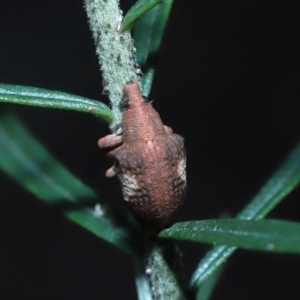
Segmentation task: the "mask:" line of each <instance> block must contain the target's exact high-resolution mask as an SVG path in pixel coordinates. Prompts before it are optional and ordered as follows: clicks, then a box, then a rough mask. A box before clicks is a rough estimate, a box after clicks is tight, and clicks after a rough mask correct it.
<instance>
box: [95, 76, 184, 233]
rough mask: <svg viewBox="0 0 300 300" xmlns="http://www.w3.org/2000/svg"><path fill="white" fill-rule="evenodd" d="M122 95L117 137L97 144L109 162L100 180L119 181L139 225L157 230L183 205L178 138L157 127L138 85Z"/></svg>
mask: <svg viewBox="0 0 300 300" xmlns="http://www.w3.org/2000/svg"><path fill="white" fill-rule="evenodd" d="M124 92H125V95H126V98H125V101H124V107H125V110H124V112H123V117H122V123H121V125H122V132H123V135H122V136H117V135H108V136H106V137H104V138H102V139H100V140H99V141H98V144H99V146H100V148H101V149H103V150H104V151H106V154H107V156H108V157H114V158H115V164H114V166H113V167H112V168H110V169H109V170H107V172H106V176H107V177H114V176H117V177H118V178H119V180H120V181H121V185H122V190H123V196H124V200H125V201H126V203H127V206H128V208H129V210H130V211H131V213H132V214H133V216H134V217H135V218H136V219H137V220H138V221H139V222H140V223H141V224H142V225H143V226H145V227H148V228H152V229H161V228H163V227H165V226H167V225H169V224H170V223H171V222H172V220H173V218H174V217H175V215H176V213H177V212H178V210H179V209H180V207H181V206H182V204H183V202H184V200H185V193H186V171H185V168H186V155H185V149H184V139H183V138H182V137H181V136H179V135H177V134H174V133H172V129H171V128H169V127H166V126H164V125H163V123H162V121H161V119H160V117H159V115H158V113H157V112H156V111H155V110H154V108H153V107H152V106H151V105H150V104H149V103H148V102H147V99H146V98H144V97H143V96H142V95H141V90H140V87H139V85H138V83H136V82H128V83H126V84H125V86H124Z"/></svg>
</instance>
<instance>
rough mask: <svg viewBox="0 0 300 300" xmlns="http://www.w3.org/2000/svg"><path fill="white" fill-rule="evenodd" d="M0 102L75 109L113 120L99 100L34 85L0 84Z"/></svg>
mask: <svg viewBox="0 0 300 300" xmlns="http://www.w3.org/2000/svg"><path fill="white" fill-rule="evenodd" d="M0 102H9V103H14V104H21V105H30V106H37V107H45V108H56V109H67V110H75V111H80V112H85V113H90V114H93V115H95V116H96V117H99V118H102V119H103V120H105V121H106V122H108V123H111V122H112V121H113V120H114V115H113V112H112V111H111V110H110V109H109V108H108V106H106V105H105V104H104V103H102V102H100V101H95V100H90V99H87V98H84V97H80V96H76V95H71V94H68V93H64V92H59V91H51V90H45V89H40V88H35V87H27V86H20V85H10V84H0Z"/></svg>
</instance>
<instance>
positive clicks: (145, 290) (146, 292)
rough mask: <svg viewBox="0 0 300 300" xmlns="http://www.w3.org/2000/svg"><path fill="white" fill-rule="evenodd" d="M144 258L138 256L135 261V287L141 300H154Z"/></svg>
mask: <svg viewBox="0 0 300 300" xmlns="http://www.w3.org/2000/svg"><path fill="white" fill-rule="evenodd" d="M141 257H142V256H137V257H135V258H134V259H133V262H134V269H135V285H136V289H137V294H138V299H139V300H152V293H151V288H150V282H149V279H148V277H147V275H146V273H145V268H144V264H143V262H142V260H141V259H140V258H141Z"/></svg>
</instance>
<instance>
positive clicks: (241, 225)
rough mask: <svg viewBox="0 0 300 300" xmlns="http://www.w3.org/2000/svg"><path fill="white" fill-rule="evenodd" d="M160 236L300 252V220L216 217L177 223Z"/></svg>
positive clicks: (276, 250)
mask: <svg viewBox="0 0 300 300" xmlns="http://www.w3.org/2000/svg"><path fill="white" fill-rule="evenodd" d="M160 237H164V238H173V239H179V240H187V241H192V242H203V243H211V244H217V245H227V246H234V247H239V248H244V249H251V250H260V251H272V252H278V253H300V223H294V222H287V221H279V220H256V221H249V220H238V219H232V220H229V219H227V220H226V219H219V220H204V221H191V222H183V223H177V224H175V225H173V226H172V227H171V228H168V229H165V230H163V231H162V232H161V233H160Z"/></svg>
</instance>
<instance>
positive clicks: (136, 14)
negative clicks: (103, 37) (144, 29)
mask: <svg viewBox="0 0 300 300" xmlns="http://www.w3.org/2000/svg"><path fill="white" fill-rule="evenodd" d="M161 2H162V0H138V1H137V2H136V3H135V4H134V5H133V6H132V7H131V8H130V9H129V11H128V12H127V14H126V15H125V17H124V20H123V23H122V31H124V30H130V29H131V28H132V27H133V25H134V24H135V22H136V21H137V20H138V19H139V18H141V17H142V16H143V15H145V13H146V12H148V11H149V10H150V9H151V8H153V7H154V6H156V5H157V4H159V3H161Z"/></svg>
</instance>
